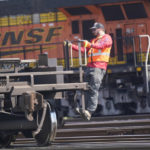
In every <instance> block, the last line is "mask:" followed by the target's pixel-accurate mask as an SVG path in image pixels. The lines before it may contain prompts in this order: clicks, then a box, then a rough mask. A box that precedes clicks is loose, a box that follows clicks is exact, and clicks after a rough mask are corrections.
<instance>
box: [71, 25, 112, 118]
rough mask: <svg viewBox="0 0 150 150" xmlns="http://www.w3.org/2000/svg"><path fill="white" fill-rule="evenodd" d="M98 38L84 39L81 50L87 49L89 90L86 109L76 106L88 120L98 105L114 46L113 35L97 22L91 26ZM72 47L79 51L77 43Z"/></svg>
mask: <svg viewBox="0 0 150 150" xmlns="http://www.w3.org/2000/svg"><path fill="white" fill-rule="evenodd" d="M90 29H91V30H92V33H93V34H94V36H95V37H96V38H94V39H93V40H91V42H88V41H87V40H84V42H83V47H81V52H82V53H84V51H85V50H86V51H87V57H88V63H87V68H86V70H85V81H86V82H88V85H89V90H88V91H87V92H85V104H86V107H85V110H83V109H81V108H76V111H77V112H78V113H79V114H80V115H81V116H82V118H84V119H86V120H90V119H91V116H92V114H93V113H94V112H95V110H96V108H97V105H98V95H99V88H100V86H101V83H102V79H103V77H104V75H105V73H106V69H107V65H108V62H109V57H110V51H111V46H112V39H111V36H110V35H108V34H106V33H105V28H104V25H103V24H102V23H98V22H95V23H94V25H93V27H91V28H90ZM70 45H72V49H73V50H76V51H78V50H79V48H78V46H77V45H74V44H70Z"/></svg>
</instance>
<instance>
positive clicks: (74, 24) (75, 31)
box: [72, 20, 79, 34]
mask: <svg viewBox="0 0 150 150" xmlns="http://www.w3.org/2000/svg"><path fill="white" fill-rule="evenodd" d="M78 33H79V21H77V20H75V21H72V34H78Z"/></svg>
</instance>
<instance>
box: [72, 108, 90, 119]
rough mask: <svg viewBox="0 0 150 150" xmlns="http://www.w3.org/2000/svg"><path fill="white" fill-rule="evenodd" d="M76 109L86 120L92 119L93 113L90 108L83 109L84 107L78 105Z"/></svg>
mask: <svg viewBox="0 0 150 150" xmlns="http://www.w3.org/2000/svg"><path fill="white" fill-rule="evenodd" d="M75 111H76V112H77V113H78V114H80V116H81V117H82V118H83V119H84V120H88V121H89V120H91V113H90V112H89V111H88V110H83V109H82V108H78V107H77V108H76V109H75Z"/></svg>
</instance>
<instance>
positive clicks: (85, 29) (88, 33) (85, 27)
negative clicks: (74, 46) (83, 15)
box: [82, 19, 95, 41]
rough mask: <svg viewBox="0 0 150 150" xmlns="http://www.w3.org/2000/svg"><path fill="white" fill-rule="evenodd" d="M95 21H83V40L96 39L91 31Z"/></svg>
mask: <svg viewBox="0 0 150 150" xmlns="http://www.w3.org/2000/svg"><path fill="white" fill-rule="evenodd" d="M94 22H95V20H93V19H92V20H83V21H82V34H83V39H86V40H89V41H90V40H91V39H93V38H94V36H93V34H92V32H91V30H89V29H90V28H91V27H92V26H93V24H94Z"/></svg>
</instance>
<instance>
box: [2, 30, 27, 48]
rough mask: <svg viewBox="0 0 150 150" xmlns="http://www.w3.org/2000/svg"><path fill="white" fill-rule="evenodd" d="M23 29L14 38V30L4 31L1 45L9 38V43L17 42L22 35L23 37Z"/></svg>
mask: <svg viewBox="0 0 150 150" xmlns="http://www.w3.org/2000/svg"><path fill="white" fill-rule="evenodd" d="M23 33H24V32H23V31H21V32H20V33H19V35H18V37H17V38H16V36H15V33H14V32H6V34H5V37H4V40H3V42H2V46H4V45H6V44H7V42H8V40H9V39H10V42H11V44H12V45H13V44H19V43H20V41H21V39H22V37H23Z"/></svg>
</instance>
